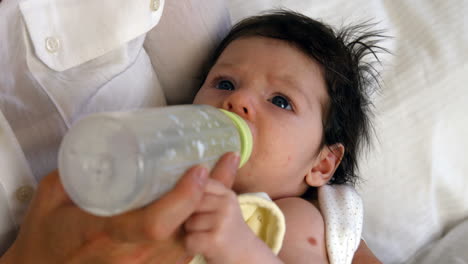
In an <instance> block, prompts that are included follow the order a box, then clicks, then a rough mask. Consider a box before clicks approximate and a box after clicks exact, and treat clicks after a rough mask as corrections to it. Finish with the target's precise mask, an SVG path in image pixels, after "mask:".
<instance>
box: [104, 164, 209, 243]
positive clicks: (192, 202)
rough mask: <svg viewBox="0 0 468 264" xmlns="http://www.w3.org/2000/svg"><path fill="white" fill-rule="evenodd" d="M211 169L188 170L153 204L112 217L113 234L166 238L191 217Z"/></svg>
mask: <svg viewBox="0 0 468 264" xmlns="http://www.w3.org/2000/svg"><path fill="white" fill-rule="evenodd" d="M207 179H208V170H207V169H206V168H204V167H201V166H196V167H193V168H191V169H190V170H188V171H187V172H186V173H185V174H184V176H183V177H182V178H181V179H180V180H179V182H178V183H177V185H176V186H175V187H174V189H173V190H171V191H169V192H168V193H166V194H165V195H163V196H162V197H161V198H160V199H158V200H156V201H154V202H153V203H151V204H150V205H148V206H146V207H144V208H140V209H137V210H135V211H132V212H128V213H126V214H123V215H120V216H116V217H113V219H112V221H111V223H112V225H111V226H110V227H111V228H110V230H111V233H113V234H114V235H115V236H116V237H117V238H119V239H121V240H126V241H145V240H153V241H154V240H165V239H168V238H169V237H170V236H172V235H173V234H174V232H175V231H176V230H177V229H178V228H179V227H180V226H181V225H182V223H183V222H184V221H185V220H187V218H189V217H190V215H191V214H192V213H193V212H194V211H195V209H196V208H197V206H198V203H199V201H200V200H201V199H202V196H203V190H204V188H205V185H206V182H207Z"/></svg>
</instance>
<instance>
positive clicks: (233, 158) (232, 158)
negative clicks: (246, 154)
mask: <svg viewBox="0 0 468 264" xmlns="http://www.w3.org/2000/svg"><path fill="white" fill-rule="evenodd" d="M229 161H230V162H231V164H232V165H233V166H236V169H237V167H239V161H240V155H239V153H238V152H232V154H231V155H230V156H229Z"/></svg>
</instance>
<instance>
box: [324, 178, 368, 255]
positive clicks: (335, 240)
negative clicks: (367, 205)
mask: <svg viewBox="0 0 468 264" xmlns="http://www.w3.org/2000/svg"><path fill="white" fill-rule="evenodd" d="M318 200H319V205H320V211H321V212H322V216H323V218H324V222H325V236H326V244H327V253H328V259H329V261H330V264H350V263H351V262H352V260H353V256H354V253H355V252H356V249H357V248H358V246H359V243H360V241H361V232H362V219H363V206H362V200H361V197H360V196H359V195H358V194H357V192H356V191H355V189H354V188H353V187H351V186H349V185H325V186H322V187H320V188H319V189H318Z"/></svg>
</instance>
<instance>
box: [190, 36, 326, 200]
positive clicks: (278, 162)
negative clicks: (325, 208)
mask: <svg viewBox="0 0 468 264" xmlns="http://www.w3.org/2000/svg"><path fill="white" fill-rule="evenodd" d="M326 101H327V92H326V86H325V81H324V78H323V76H322V71H321V68H320V66H319V65H318V63H316V62H315V61H314V60H312V59H310V58H309V57H308V56H306V55H305V54H304V53H302V52H301V51H300V50H299V49H297V48H296V47H293V46H291V45H289V44H288V43H286V42H283V41H280V40H276V39H270V38H263V37H247V38H241V39H237V40H235V41H233V42H232V43H231V44H229V46H228V47H227V48H226V49H225V50H224V51H223V53H222V54H221V56H220V57H219V58H218V60H217V62H216V64H215V65H214V66H213V68H212V69H211V71H210V72H209V74H208V76H207V79H206V81H205V83H204V84H203V86H202V87H201V89H200V91H199V92H198V94H197V95H196V97H195V100H194V103H195V104H207V105H212V106H215V107H218V108H223V109H226V110H229V111H232V112H235V113H236V114H238V115H240V116H241V117H243V118H244V119H245V120H246V122H247V123H248V125H249V126H250V129H251V131H252V135H253V142H254V145H253V151H252V155H251V157H250V160H249V161H248V162H247V163H246V164H245V165H244V166H243V167H242V168H241V169H240V170H239V171H238V175H237V177H236V180H235V182H234V187H233V189H234V190H235V191H236V192H238V193H245V192H260V191H262V192H267V193H268V194H269V195H270V196H271V197H272V198H273V199H278V198H282V197H287V196H298V195H301V194H302V193H303V192H304V191H305V190H306V189H307V186H308V185H307V183H306V182H305V177H306V175H308V173H310V171H311V170H312V168H313V167H314V166H315V165H316V164H317V162H318V159H319V157H318V153H319V152H320V149H319V147H320V142H321V139H322V134H323V128H322V116H323V105H325V102H326Z"/></svg>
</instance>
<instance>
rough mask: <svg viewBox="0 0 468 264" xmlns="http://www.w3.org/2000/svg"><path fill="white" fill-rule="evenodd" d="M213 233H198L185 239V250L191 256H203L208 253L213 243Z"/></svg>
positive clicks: (188, 235)
mask: <svg viewBox="0 0 468 264" xmlns="http://www.w3.org/2000/svg"><path fill="white" fill-rule="evenodd" d="M211 235H212V233H211V232H209V231H208V232H196V233H192V234H187V236H186V237H185V249H186V251H187V254H189V255H197V254H203V253H205V252H207V249H208V247H209V245H212V243H210V242H211Z"/></svg>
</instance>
